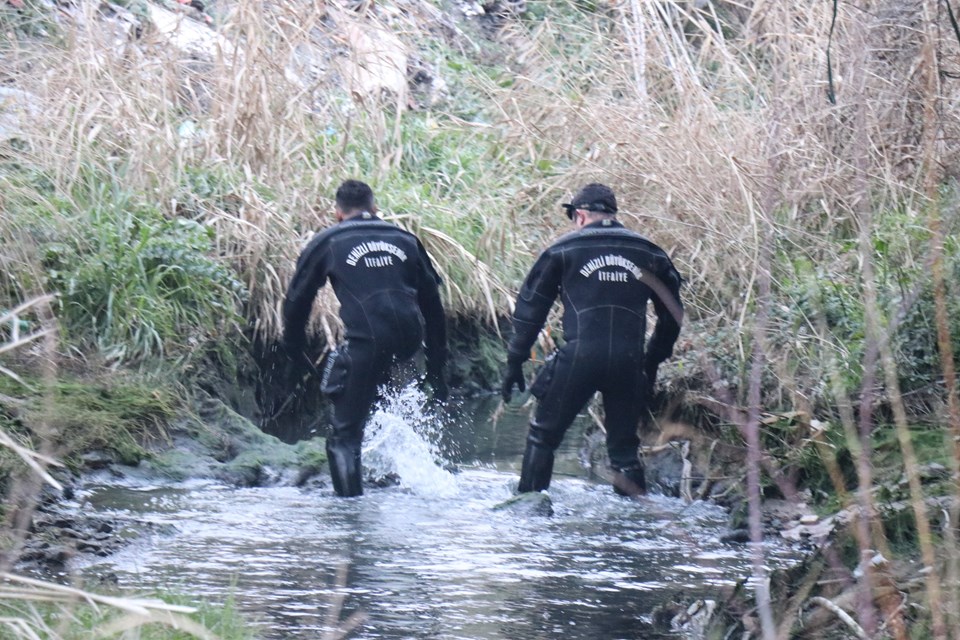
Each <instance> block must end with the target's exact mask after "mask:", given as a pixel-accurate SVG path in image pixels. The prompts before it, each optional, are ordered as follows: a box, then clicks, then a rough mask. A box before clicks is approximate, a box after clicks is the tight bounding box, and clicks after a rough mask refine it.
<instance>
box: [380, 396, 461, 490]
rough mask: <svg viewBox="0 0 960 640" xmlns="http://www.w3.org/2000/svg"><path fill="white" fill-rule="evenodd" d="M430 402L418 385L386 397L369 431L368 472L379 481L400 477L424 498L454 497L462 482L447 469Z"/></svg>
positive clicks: (440, 427) (437, 426) (401, 482)
mask: <svg viewBox="0 0 960 640" xmlns="http://www.w3.org/2000/svg"><path fill="white" fill-rule="evenodd" d="M426 402H427V397H426V395H425V394H424V393H423V392H422V391H421V390H420V389H418V388H417V386H416V384H410V385H408V386H406V387H404V388H402V389H399V390H396V391H386V392H385V393H384V395H383V399H382V400H381V401H380V402H379V403H378V404H377V407H376V409H375V411H374V413H373V415H372V416H371V417H370V420H369V421H368V422H367V426H366V428H365V430H364V437H363V466H364V470H365V471H366V472H367V474H368V476H372V477H373V479H381V478H386V477H388V476H391V475H393V476H396V477H398V478H399V479H400V485H401V486H402V487H405V488H407V489H410V490H411V491H413V492H414V493H417V494H419V495H431V496H451V495H454V494H456V493H457V481H456V478H455V477H454V475H453V474H452V473H450V472H449V471H447V470H446V469H444V468H443V466H444V463H445V460H444V459H443V457H442V455H441V453H440V447H439V440H440V434H441V429H442V427H443V424H442V420H441V419H440V418H439V417H438V416H437V415H435V414H432V413H429V412H426V411H424V407H425V405H426Z"/></svg>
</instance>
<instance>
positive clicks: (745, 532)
mask: <svg viewBox="0 0 960 640" xmlns="http://www.w3.org/2000/svg"><path fill="white" fill-rule="evenodd" d="M720 542H726V543H729V544H746V543H748V542H750V530H749V529H731V530H729V531H727V532H725V533H722V534H720Z"/></svg>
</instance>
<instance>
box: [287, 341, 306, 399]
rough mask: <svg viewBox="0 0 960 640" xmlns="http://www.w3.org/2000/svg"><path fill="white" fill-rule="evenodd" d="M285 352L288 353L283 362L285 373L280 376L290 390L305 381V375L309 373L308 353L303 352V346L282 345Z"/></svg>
mask: <svg viewBox="0 0 960 640" xmlns="http://www.w3.org/2000/svg"><path fill="white" fill-rule="evenodd" d="M281 348H282V349H283V353H285V354H286V358H284V363H283V374H282V377H281V378H280V380H281V382H280V384H282V385H283V386H284V387H286V388H287V389H288V390H289V391H293V389H294V388H296V387H297V386H298V385H299V384H300V383H301V382H303V376H304V375H305V374H306V373H307V366H308V360H307V354H305V353H304V352H303V348H302V347H293V346H287V345H281Z"/></svg>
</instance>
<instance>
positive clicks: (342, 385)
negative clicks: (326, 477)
mask: <svg viewBox="0 0 960 640" xmlns="http://www.w3.org/2000/svg"><path fill="white" fill-rule="evenodd" d="M327 280H329V281H330V284H331V285H332V286H333V291H334V293H335V294H336V296H337V299H338V300H339V301H340V318H341V319H342V320H343V325H344V329H345V335H344V338H345V339H344V342H343V344H341V345H340V346H339V347H337V349H336V350H335V351H334V352H333V353H331V354H330V356H329V357H328V358H327V361H326V364H325V366H324V368H323V380H322V382H321V389H322V391H323V392H324V393H325V394H327V395H328V396H329V398H330V399H331V401H332V405H333V412H332V420H331V427H332V433H331V435H330V437H329V438H327V456H328V462H329V464H330V471H331V475H332V477H333V483H334V490H335V491H336V492H337V494H338V495H341V496H352V495H359V494H360V493H362V492H363V490H362V487H361V484H360V481H361V467H360V445H361V442H362V440H363V427H364V424H365V423H366V420H367V417H368V416H369V414H370V408H371V406H372V405H373V402H374V400H375V399H376V395H377V386H378V385H379V384H381V383H382V382H384V380H385V378H386V376H387V374H388V371H389V369H390V366H391V365H392V364H393V363H394V362H398V361H402V360H406V359H408V358H411V357H412V356H413V355H414V354H415V353H416V351H417V349H418V348H419V347H420V345H421V343H422V342H423V339H424V329H425V330H426V331H425V333H426V344H425V355H426V361H427V374H428V378H430V377H434V378H436V377H438V376H442V371H443V368H444V364H445V362H446V355H447V354H446V330H445V325H444V316H443V307H442V306H441V303H440V292H439V284H440V277H439V276H438V275H437V272H436V271H435V270H434V268H433V264H432V263H431V262H430V258H429V257H428V256H427V253H426V251H425V250H424V248H423V245H422V244H421V243H420V241H419V240H418V239H417V237H416V236H414V235H413V234H411V233H408V232H407V231H404V230H403V229H400V228H399V227H397V226H395V225H392V224H390V223H388V222H384V221H383V220H380V219H379V218H377V217H375V216H373V215H372V214H370V213H366V212H365V213H363V214H361V215H360V216H357V217H355V218H350V219H348V220H345V221H343V222H341V223H339V224H337V225H335V226H333V227H331V228H329V229H327V230H325V231H323V232H321V233H319V234H317V236H316V237H314V238H313V240H311V241H310V243H309V244H308V245H307V247H306V249H304V251H303V253H302V254H301V255H300V258H299V260H298V261H297V269H296V272H295V273H294V275H293V279H292V280H291V282H290V287H289V289H288V291H287V296H286V300H285V301H284V305H283V319H284V344H285V346H286V348H287V350H288V353H290V355H291V357H299V354H301V353H302V351H303V348H304V346H305V342H306V334H305V327H306V324H307V320H308V319H309V316H310V309H311V307H312V306H313V300H314V298H315V297H316V294H317V291H318V289H319V288H320V287H322V286H323V285H324V283H325V282H326V281H327Z"/></svg>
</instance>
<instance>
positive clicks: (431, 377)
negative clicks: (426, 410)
mask: <svg viewBox="0 0 960 640" xmlns="http://www.w3.org/2000/svg"><path fill="white" fill-rule="evenodd" d="M426 382H427V384H428V385H430V390H431V391H432V392H433V399H434V400H436V401H437V402H440V403H444V402H446V401H447V398H449V397H450V389H449V388H448V387H447V381H446V380H444V379H443V370H442V369H441V370H440V371H428V372H427V379H426Z"/></svg>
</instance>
